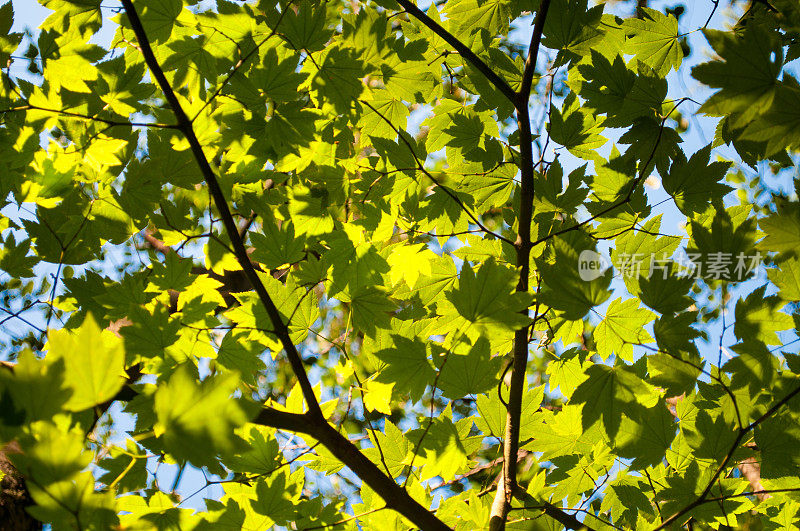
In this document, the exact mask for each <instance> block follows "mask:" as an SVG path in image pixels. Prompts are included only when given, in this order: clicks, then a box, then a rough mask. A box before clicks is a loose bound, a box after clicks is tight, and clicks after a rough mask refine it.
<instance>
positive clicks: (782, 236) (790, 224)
mask: <svg viewBox="0 0 800 531" xmlns="http://www.w3.org/2000/svg"><path fill="white" fill-rule="evenodd" d="M758 224H759V226H760V227H761V229H762V230H763V231H764V232H765V233H766V236H765V237H764V239H763V240H761V241H760V242H758V248H759V249H761V250H764V251H767V252H774V251H777V252H780V253H795V254H797V250H798V249H800V206H799V205H797V204H795V203H790V204H788V205H786V206H785V207H784V208H782V209H780V210H779V211H778V212H777V213H775V214H771V215H770V216H767V217H766V218H763V219H760V220H758Z"/></svg>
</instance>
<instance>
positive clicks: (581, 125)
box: [548, 92, 607, 160]
mask: <svg viewBox="0 0 800 531" xmlns="http://www.w3.org/2000/svg"><path fill="white" fill-rule="evenodd" d="M548 131H549V133H550V138H552V139H553V141H555V142H558V143H559V144H561V145H562V146H564V147H565V148H567V149H568V150H569V152H570V153H572V154H573V155H575V156H576V157H580V158H583V159H588V160H591V159H593V158H595V156H596V154H595V151H596V150H597V149H598V148H600V147H601V146H603V145H604V144H605V143H606V142H607V140H606V138H604V137H603V136H601V135H600V133H601V132H602V131H603V127H602V126H601V125H600V124H599V123H598V121H597V120H596V119H595V118H594V117H593V116H592V115H591V113H590V112H589V111H588V110H586V109H582V108H581V106H580V103H579V101H578V98H577V97H576V96H575V93H574V92H570V93H569V95H567V97H566V98H565V99H564V105H563V107H562V109H560V110H559V109H558V108H557V107H555V106H551V110H550V122H549V123H548Z"/></svg>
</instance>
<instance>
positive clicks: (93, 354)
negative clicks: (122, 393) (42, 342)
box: [47, 314, 125, 411]
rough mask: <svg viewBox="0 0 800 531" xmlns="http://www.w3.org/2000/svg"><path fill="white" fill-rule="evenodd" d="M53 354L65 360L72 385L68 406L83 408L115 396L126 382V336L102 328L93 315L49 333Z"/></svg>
mask: <svg viewBox="0 0 800 531" xmlns="http://www.w3.org/2000/svg"><path fill="white" fill-rule="evenodd" d="M47 343H48V348H49V355H50V356H53V357H55V358H61V359H63V360H64V369H65V372H64V376H65V383H66V384H67V386H68V387H69V388H70V389H72V395H71V396H70V398H69V400H68V401H67V403H66V404H65V405H64V408H65V409H67V410H69V411H82V410H84V409H88V408H90V407H92V406H95V405H97V404H100V403H101V402H105V401H106V400H109V399H111V398H113V397H114V395H115V394H116V393H117V391H119V390H120V389H122V386H123V384H124V383H125V372H124V368H125V347H124V345H123V341H122V339H120V338H118V337H116V336H115V335H114V334H112V333H111V332H108V331H102V330H101V329H100V327H99V326H97V323H96V322H95V320H94V318H93V317H92V316H91V314H90V315H88V316H87V317H86V319H84V321H83V324H82V325H81V327H80V328H78V329H77V330H75V331H73V332H70V331H67V330H57V331H54V332H51V333H50V334H49V336H48V342H47Z"/></svg>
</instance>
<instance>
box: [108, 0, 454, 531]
mask: <svg viewBox="0 0 800 531" xmlns="http://www.w3.org/2000/svg"><path fill="white" fill-rule="evenodd" d="M122 5H123V7H124V8H125V12H126V13H127V15H128V19H129V21H130V23H131V27H132V28H133V31H134V34H135V35H136V39H137V40H138V41H139V46H140V47H141V51H142V54H143V55H144V58H145V62H146V63H147V66H148V68H149V69H150V72H151V73H152V75H153V77H154V78H155V80H156V82H157V83H158V85H159V87H160V88H161V90H162V91H163V92H164V96H165V98H166V99H167V103H168V104H169V106H170V107H171V108H172V112H173V113H174V114H175V118H176V119H177V121H178V129H179V130H180V131H181V132H183V134H184V135H185V136H186V138H187V140H188V141H189V145H190V146H191V149H192V153H193V154H194V157H195V159H196V161H197V163H198V165H199V166H200V170H201V171H202V173H203V177H204V178H205V180H206V183H207V184H208V187H209V191H210V193H211V196H212V198H213V200H214V203H215V205H216V207H217V210H219V213H220V217H221V218H222V221H223V224H224V225H225V230H226V232H227V233H228V237H229V238H230V239H231V243H232V244H233V249H234V253H235V254H236V258H237V260H238V261H239V264H240V265H241V267H242V269H243V270H244V272H245V275H246V276H247V278H248V280H249V281H250V284H251V286H252V287H253V289H254V290H255V292H256V293H257V294H258V296H259V299H260V300H261V303H262V304H263V305H264V307H265V309H266V310H267V314H268V315H269V318H270V321H271V322H272V325H273V328H274V333H275V334H276V335H277V336H278V338H279V339H280V341H281V344H282V346H283V348H284V350H286V354H287V357H288V358H289V362H290V364H291V365H292V369H293V370H294V373H295V376H296V377H297V379H298V381H299V383H300V388H301V389H302V391H303V396H304V398H305V399H306V403H307V405H308V411H307V412H306V413H303V414H297V413H288V412H284V411H279V410H276V409H264V410H262V411H261V413H260V414H259V415H258V417H257V419H256V422H258V423H260V424H263V425H266V426H272V427H275V428H279V429H286V430H289V431H293V432H296V433H305V434H308V435H311V436H312V437H314V438H316V439H317V440H319V441H320V442H321V443H322V444H324V445H325V447H326V448H327V449H328V450H329V451H330V452H331V453H332V454H333V455H335V456H336V457H337V458H338V459H339V460H340V461H342V462H343V463H344V464H345V465H347V466H348V467H350V469H351V470H353V472H355V473H356V474H357V475H358V476H359V477H360V478H361V479H362V481H364V482H365V483H367V484H368V485H369V486H370V487H372V489H374V490H375V492H377V493H378V495H380V496H381V497H382V498H383V499H384V501H385V502H386V505H387V507H390V508H393V509H395V510H396V511H398V512H399V513H400V514H402V515H403V516H405V517H406V518H408V519H409V520H411V521H412V522H414V523H415V524H416V525H418V526H419V527H420V528H421V529H425V530H429V529H430V530H445V529H449V528H448V527H447V526H446V525H445V524H444V523H443V522H442V521H441V520H439V519H438V518H437V517H436V516H435V515H434V514H433V513H432V512H431V511H430V510H428V508H426V507H423V506H422V505H421V504H420V503H419V502H417V501H416V500H415V499H413V498H412V497H411V496H410V495H409V494H408V493H407V492H406V491H405V490H404V489H403V488H402V487H400V486H399V485H398V484H397V483H395V482H394V480H393V479H392V478H390V477H388V476H387V475H386V474H384V473H383V472H381V470H380V469H379V468H378V467H377V466H376V465H375V464H374V463H373V462H372V461H370V460H369V459H368V458H367V457H366V456H365V455H364V454H363V453H361V451H360V450H359V449H358V448H357V447H356V446H355V445H353V444H352V443H351V442H350V441H349V440H347V438H345V437H344V436H343V435H342V434H340V433H339V432H338V431H337V430H336V429H335V428H334V427H333V426H331V425H330V424H328V422H327V420H325V417H324V416H323V415H322V411H321V410H320V407H319V403H318V401H317V398H316V395H315V394H314V390H313V387H312V386H311V383H310V382H309V380H308V375H307V374H306V372H305V369H304V368H303V362H302V359H301V357H300V354H299V352H298V351H297V348H296V347H295V345H294V343H292V341H291V338H290V337H289V329H288V327H287V325H286V323H284V322H283V319H282V318H281V316H280V313H279V312H278V309H277V308H276V306H275V304H274V303H273V301H272V299H271V298H270V296H269V293H268V292H267V290H266V287H265V286H264V284H263V283H262V282H261V279H259V277H258V273H257V272H256V270H255V268H254V267H253V265H252V263H250V260H249V258H248V255H247V249H246V248H245V246H244V242H243V241H242V239H241V237H240V236H239V232H238V228H237V226H236V222H235V221H234V219H233V216H232V214H231V211H230V208H229V207H228V203H227V201H226V199H225V196H224V194H223V192H222V189H221V188H220V186H219V183H218V182H217V178H216V175H215V174H214V171H213V169H212V168H211V166H210V165H209V163H208V160H207V159H206V157H205V154H204V153H203V147H202V146H201V145H200V142H199V141H198V139H197V136H196V135H195V133H194V130H193V128H192V123H191V121H190V120H189V118H188V117H187V115H186V113H185V112H184V110H183V108H182V107H181V104H180V102H179V101H178V98H177V96H176V95H175V92H174V91H173V90H172V87H171V86H170V84H169V82H168V81H167V79H166V77H165V76H164V72H163V70H162V69H161V66H160V65H159V64H158V61H157V60H156V58H155V55H154V54H153V50H152V48H151V47H150V42H149V40H148V39H147V35H146V33H145V31H144V27H143V26H142V22H141V20H140V19H139V16H138V14H137V13H136V10H135V8H134V7H133V4H132V3H131V0H122Z"/></svg>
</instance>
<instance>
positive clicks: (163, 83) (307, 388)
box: [122, 0, 324, 421]
mask: <svg viewBox="0 0 800 531" xmlns="http://www.w3.org/2000/svg"><path fill="white" fill-rule="evenodd" d="M122 5H123V7H124V8H125V12H126V13H127V15H128V20H129V21H130V23H131V27H132V28H133V32H134V34H135V35H136V40H137V41H138V42H139V46H140V48H141V51H142V54H143V55H144V59H145V62H146V63H147V66H148V68H149V69H150V72H151V73H152V75H153V77H154V78H155V80H156V82H157V83H158V86H159V87H160V88H161V91H162V92H163V93H164V97H165V98H166V99H167V103H168V104H169V106H170V108H171V109H172V112H173V114H174V115H175V118H176V119H177V121H178V124H177V129H178V130H180V131H181V132H182V133H183V134H184V136H185V137H186V139H187V140H188V141H189V145H190V146H191V149H192V154H193V155H194V158H195V160H196V161H197V164H198V165H199V166H200V171H201V172H202V174H203V177H204V178H205V181H206V183H207V184H208V189H209V193H210V194H211V197H212V198H213V200H214V204H215V205H216V207H217V210H219V213H220V217H221V218H222V223H223V225H224V226H225V231H226V232H227V233H228V237H229V238H230V240H231V243H232V244H233V251H234V254H235V255H236V259H237V260H238V262H239V265H240V266H241V267H242V270H243V271H244V274H245V276H246V277H247V280H248V281H249V282H250V285H251V286H252V287H253V290H255V292H256V294H257V295H258V297H259V299H260V301H261V304H262V305H263V306H264V308H265V309H266V311H267V315H268V316H269V319H270V321H271V322H272V327H273V329H274V333H275V335H276V336H278V339H279V340H280V342H281V345H282V346H283V348H284V350H285V351H286V356H287V357H288V358H289V363H290V364H291V366H292V370H293V371H294V374H295V376H296V377H297V380H298V382H299V384H300V389H301V390H302V392H303V397H304V398H305V400H306V404H307V405H308V410H309V413H311V414H312V416H314V417H316V418H318V419H320V420H322V421H324V417H323V415H322V410H320V408H319V402H318V401H317V397H316V395H315V394H314V388H313V387H312V386H311V382H310V381H309V379H308V375H307V374H306V371H305V368H304V367H303V360H302V358H301V357H300V353H299V352H298V351H297V347H296V346H295V345H294V343H293V342H292V340H291V338H290V336H289V327H288V326H287V324H286V323H284V322H283V318H282V317H281V314H280V312H279V311H278V308H277V307H276V306H275V303H274V302H273V301H272V298H271V297H270V296H269V293H268V292H267V288H266V287H265V286H264V283H263V282H261V279H260V278H259V277H258V273H257V272H256V270H255V268H254V267H253V264H252V263H251V262H250V258H249V257H248V255H247V249H246V248H245V246H244V242H243V241H242V238H241V237H240V236H239V229H238V227H237V226H236V222H235V221H234V219H233V215H232V214H231V210H230V208H229V207H228V202H227V200H226V199H225V195H224V193H223V192H222V188H220V186H219V182H218V181H217V176H216V174H215V173H214V170H213V169H212V168H211V165H210V164H209V163H208V159H207V158H206V156H205V153H203V146H201V145H200V141H199V140H198V139H197V135H196V134H195V132H194V129H193V128H192V122H191V120H190V119H189V117H188V116H187V115H186V112H185V111H184V110H183V107H182V106H181V103H180V101H179V100H178V97H177V96H176V95H175V92H174V91H173V90H172V86H171V85H170V84H169V81H167V78H166V76H165V75H164V71H163V70H162V69H161V65H159V64H158V60H157V59H156V57H155V55H154V54H153V49H152V47H151V46H150V41H149V40H148V38H147V34H146V33H145V31H144V27H143V26H142V21H141V20H140V19H139V15H138V13H137V12H136V9H135V8H134V7H133V4H132V3H131V0H122Z"/></svg>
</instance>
